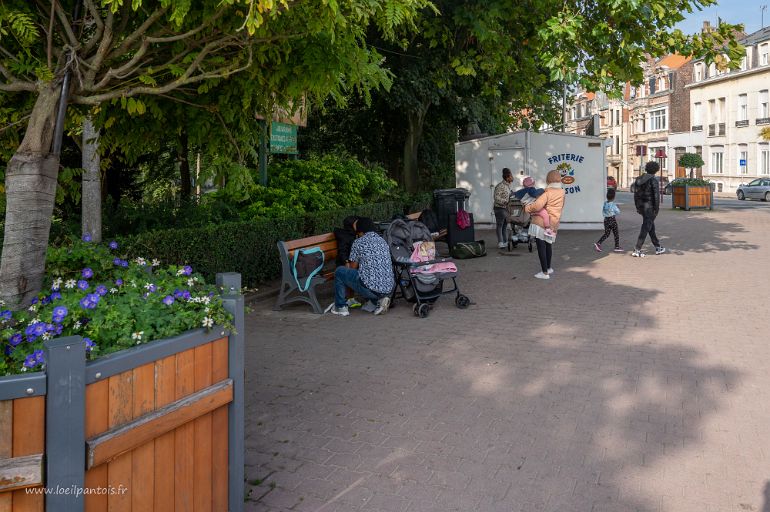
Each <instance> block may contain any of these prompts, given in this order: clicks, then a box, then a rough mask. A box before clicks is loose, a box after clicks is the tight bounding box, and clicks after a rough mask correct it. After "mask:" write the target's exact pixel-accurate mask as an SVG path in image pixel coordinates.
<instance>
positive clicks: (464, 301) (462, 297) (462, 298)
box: [455, 294, 471, 309]
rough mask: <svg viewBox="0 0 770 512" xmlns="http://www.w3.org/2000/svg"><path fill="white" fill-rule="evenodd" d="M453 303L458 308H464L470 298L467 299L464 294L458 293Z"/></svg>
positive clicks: (468, 304)
mask: <svg viewBox="0 0 770 512" xmlns="http://www.w3.org/2000/svg"><path fill="white" fill-rule="evenodd" d="M455 304H456V305H457V307H458V308H460V309H465V308H467V307H468V306H470V304H471V299H469V298H468V297H467V296H466V295H463V294H459V295H458V296H457V298H456V299H455Z"/></svg>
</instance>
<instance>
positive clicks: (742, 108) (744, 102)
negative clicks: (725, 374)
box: [738, 94, 749, 121]
mask: <svg viewBox="0 0 770 512" xmlns="http://www.w3.org/2000/svg"><path fill="white" fill-rule="evenodd" d="M748 118H749V96H748V95H747V94H741V95H739V96H738V121H746V120H748Z"/></svg>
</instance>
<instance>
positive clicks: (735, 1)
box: [677, 0, 770, 34]
mask: <svg viewBox="0 0 770 512" xmlns="http://www.w3.org/2000/svg"><path fill="white" fill-rule="evenodd" d="M762 5H767V6H768V8H767V9H765V16H764V17H765V26H766V27H767V26H768V25H770V0H719V3H718V5H715V6H711V7H708V8H706V9H704V10H702V11H698V10H696V11H694V12H693V13H692V14H687V13H685V14H686V16H687V18H686V19H685V20H684V21H682V22H681V23H679V24H678V25H677V28H679V29H681V30H682V31H683V32H684V33H686V34H694V33H696V32H699V31H700V29H701V27H702V26H703V22H704V21H705V20H708V21H710V22H711V24H712V25H714V24H716V22H717V16H719V17H720V18H722V21H726V22H728V23H735V24H737V23H743V24H744V25H745V26H746V33H747V34H751V33H752V32H756V31H757V30H759V29H760V28H762V27H761V19H760V10H759V8H760V6H762Z"/></svg>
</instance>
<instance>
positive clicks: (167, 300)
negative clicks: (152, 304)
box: [163, 295, 174, 306]
mask: <svg viewBox="0 0 770 512" xmlns="http://www.w3.org/2000/svg"><path fill="white" fill-rule="evenodd" d="M173 303H174V297H172V296H171V295H166V296H165V297H163V304H165V305H166V306H170V305H171V304H173Z"/></svg>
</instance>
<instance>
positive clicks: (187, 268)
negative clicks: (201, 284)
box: [182, 265, 192, 276]
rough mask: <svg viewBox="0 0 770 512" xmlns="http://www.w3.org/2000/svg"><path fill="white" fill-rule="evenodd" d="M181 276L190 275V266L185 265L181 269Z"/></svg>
mask: <svg viewBox="0 0 770 512" xmlns="http://www.w3.org/2000/svg"><path fill="white" fill-rule="evenodd" d="M182 274H183V275H185V276H189V275H192V267H191V266H190V265H185V266H184V267H183V268H182Z"/></svg>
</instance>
